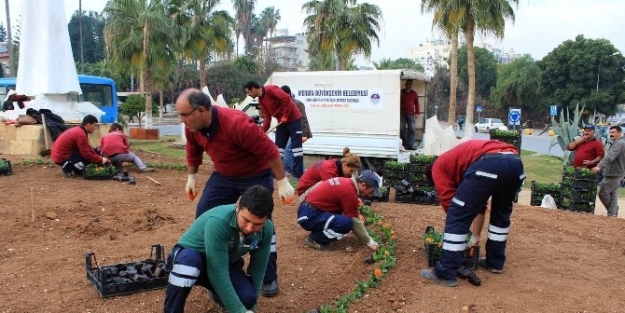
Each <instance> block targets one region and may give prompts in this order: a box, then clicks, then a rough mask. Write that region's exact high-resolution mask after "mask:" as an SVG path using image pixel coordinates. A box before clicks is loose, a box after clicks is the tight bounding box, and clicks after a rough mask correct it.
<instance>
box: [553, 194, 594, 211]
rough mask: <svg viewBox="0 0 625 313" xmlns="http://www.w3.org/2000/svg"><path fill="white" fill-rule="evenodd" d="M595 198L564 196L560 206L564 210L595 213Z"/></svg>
mask: <svg viewBox="0 0 625 313" xmlns="http://www.w3.org/2000/svg"><path fill="white" fill-rule="evenodd" d="M595 199H596V198H595ZM595 199H593V200H588V199H586V200H585V199H583V198H580V197H573V198H569V197H566V196H562V205H561V206H559V208H560V209H562V210H567V211H575V212H585V213H594V212H595Z"/></svg>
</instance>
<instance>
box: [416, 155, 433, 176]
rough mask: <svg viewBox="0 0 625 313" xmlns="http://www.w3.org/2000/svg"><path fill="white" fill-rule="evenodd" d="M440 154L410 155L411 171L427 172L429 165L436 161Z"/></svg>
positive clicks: (417, 172)
mask: <svg viewBox="0 0 625 313" xmlns="http://www.w3.org/2000/svg"><path fill="white" fill-rule="evenodd" d="M437 158H438V156H436V155H427V154H415V155H411V156H410V173H411V174H425V172H426V170H427V167H428V165H430V164H432V163H434V161H436V159H437Z"/></svg>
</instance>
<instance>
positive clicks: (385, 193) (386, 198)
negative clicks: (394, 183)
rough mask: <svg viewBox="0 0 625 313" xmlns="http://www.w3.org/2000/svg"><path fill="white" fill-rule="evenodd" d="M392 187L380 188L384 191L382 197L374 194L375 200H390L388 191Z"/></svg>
mask: <svg viewBox="0 0 625 313" xmlns="http://www.w3.org/2000/svg"><path fill="white" fill-rule="evenodd" d="M390 189H391V187H386V188H380V192H381V193H382V196H381V197H376V196H375V195H374V196H372V198H373V201H377V202H388V192H389V190H390Z"/></svg>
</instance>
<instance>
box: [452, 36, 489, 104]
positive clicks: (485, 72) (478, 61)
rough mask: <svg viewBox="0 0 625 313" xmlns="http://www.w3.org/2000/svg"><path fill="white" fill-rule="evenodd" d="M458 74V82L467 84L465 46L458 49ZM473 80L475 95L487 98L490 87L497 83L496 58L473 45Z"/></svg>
mask: <svg viewBox="0 0 625 313" xmlns="http://www.w3.org/2000/svg"><path fill="white" fill-rule="evenodd" d="M458 74H459V75H458V76H459V77H460V82H461V83H462V84H464V85H465V86H468V85H469V70H468V62H467V46H466V45H465V46H462V47H461V48H460V49H459V50H458ZM475 80H476V91H477V95H479V96H481V97H484V98H488V97H489V96H490V89H491V88H492V87H494V86H495V84H496V83H497V59H495V56H494V55H493V54H492V53H491V52H490V51H488V50H486V49H484V48H480V47H475Z"/></svg>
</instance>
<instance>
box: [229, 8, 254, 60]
mask: <svg viewBox="0 0 625 313" xmlns="http://www.w3.org/2000/svg"><path fill="white" fill-rule="evenodd" d="M232 4H233V8H234V11H235V15H236V28H235V30H234V32H235V35H236V41H237V56H239V37H240V36H241V35H243V39H244V40H245V41H246V42H247V41H248V38H249V37H250V30H251V27H252V14H253V13H254V6H255V5H256V0H232ZM245 53H246V54H247V53H249V51H248V47H247V46H246V47H245Z"/></svg>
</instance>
